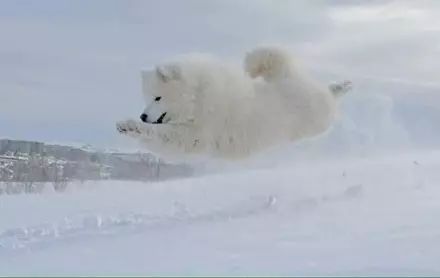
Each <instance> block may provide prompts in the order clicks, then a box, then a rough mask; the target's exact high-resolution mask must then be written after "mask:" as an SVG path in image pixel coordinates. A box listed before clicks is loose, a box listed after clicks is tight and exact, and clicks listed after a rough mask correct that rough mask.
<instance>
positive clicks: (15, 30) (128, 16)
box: [0, 0, 440, 146]
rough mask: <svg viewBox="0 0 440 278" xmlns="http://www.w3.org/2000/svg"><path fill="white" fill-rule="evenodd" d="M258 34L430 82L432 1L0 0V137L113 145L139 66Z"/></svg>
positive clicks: (368, 72)
mask: <svg viewBox="0 0 440 278" xmlns="http://www.w3.org/2000/svg"><path fill="white" fill-rule="evenodd" d="M269 43H276V44H286V45H288V46H290V47H292V49H294V50H295V52H296V55H297V56H298V57H300V59H301V60H302V61H303V63H304V64H305V65H307V66H308V67H310V68H312V69H314V70H318V71H324V72H328V73H333V74H335V76H339V77H341V78H352V79H353V78H356V77H363V76H365V77H371V78H382V79H390V80H403V81H406V82H414V83H429V84H433V85H434V86H438V83H439V82H440V81H439V73H440V1H435V0H434V1H423V0H417V1H412V0H411V1H403V0H398V1H385V0H381V1H367V0H365V1H355V0H353V1H344V0H340V1H324V0H304V1H299V0H297V1H293V0H292V1H283V0H274V1H259V0H242V1H240V0H230V1H228V0H219V1H212V0H211V1H205V0H200V1H193V0H182V1H175V0H150V1H148V0H142V1H129V0H119V1H115V0H70V1H66V0H34V1H21V0H9V1H8V0H3V1H0V137H10V138H17V139H32V140H42V141H56V142H84V143H91V144H93V145H98V146H124V145H126V144H128V142H130V140H129V139H127V138H123V137H120V136H119V135H118V134H117V133H116V132H115V128H114V123H115V122H116V121H118V120H121V119H125V118H128V117H138V115H139V113H140V112H141V110H142V109H143V103H142V97H141V92H140V73H139V72H140V69H141V68H148V67H151V66H152V65H154V64H155V63H157V62H160V61H161V60H162V59H166V58H168V57H170V56H173V55H176V54H182V53H186V52H194V51H197V52H209V53H213V54H215V55H219V56H221V57H225V58H228V59H236V60H237V61H238V60H239V59H241V57H242V55H243V52H244V51H245V50H246V49H249V48H252V47H253V46H255V45H258V44H269Z"/></svg>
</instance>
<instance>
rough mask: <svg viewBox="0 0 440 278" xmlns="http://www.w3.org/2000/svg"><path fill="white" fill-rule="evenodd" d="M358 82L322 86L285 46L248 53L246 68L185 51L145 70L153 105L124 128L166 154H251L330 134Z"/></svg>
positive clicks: (144, 88) (121, 128) (145, 88)
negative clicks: (343, 99) (341, 102)
mask: <svg viewBox="0 0 440 278" xmlns="http://www.w3.org/2000/svg"><path fill="white" fill-rule="evenodd" d="M350 88H351V83H350V82H349V81H346V82H343V83H340V84H333V85H331V86H329V87H327V86H322V85H320V84H319V83H318V82H316V81H315V80H313V79H312V78H311V77H310V76H308V75H307V74H306V73H305V72H303V71H302V70H301V69H300V67H299V65H298V63H297V62H296V60H295V57H294V56H293V55H291V54H290V53H289V51H288V50H286V49H284V48H281V47H259V48H256V49H254V50H252V51H250V52H248V53H247V54H246V56H245V58H244V67H240V66H237V65H235V64H230V63H227V62H224V61H221V60H220V59H216V58H215V57H212V56H209V55H200V54H193V55H184V56H180V57H177V58H175V59H174V60H172V61H171V62H165V63H163V64H160V65H157V66H156V67H155V68H154V69H153V70H147V71H143V72H142V91H143V94H144V97H145V101H146V108H145V110H144V111H143V113H142V114H141V117H140V120H133V119H129V120H126V121H122V122H119V123H117V130H118V132H120V133H122V134H125V135H128V136H131V137H133V138H136V139H138V140H140V141H141V142H142V143H144V144H145V146H146V148H147V149H148V150H150V151H152V152H154V153H156V154H158V155H162V156H171V157H181V156H185V155H204V156H210V157H220V158H226V159H239V158H245V157H248V156H250V155H252V154H255V153H257V152H259V151H262V150H265V149H268V148H270V147H273V146H279V145H282V144H287V143H289V142H295V141H298V140H301V139H305V138H309V137H313V136H317V135H319V134H322V133H323V132H325V131H326V130H327V129H328V128H329V127H330V126H331V125H332V123H333V122H334V120H335V117H336V115H337V110H338V108H337V107H338V99H339V97H340V96H342V95H343V94H344V93H345V92H347V91H348V90H349V89H350Z"/></svg>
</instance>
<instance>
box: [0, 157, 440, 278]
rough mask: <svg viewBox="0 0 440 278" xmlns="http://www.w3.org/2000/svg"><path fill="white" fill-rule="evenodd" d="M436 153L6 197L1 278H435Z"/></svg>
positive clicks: (439, 208)
mask: <svg viewBox="0 0 440 278" xmlns="http://www.w3.org/2000/svg"><path fill="white" fill-rule="evenodd" d="M439 167H440V151H429V152H421V151H418V152H406V153H401V154H400V155H389V156H386V155H380V156H369V157H366V158H344V159H341V158H338V159H336V158H335V159H321V160H313V161H312V160H292V161H291V162H288V163H284V164H281V165H277V166H271V167H268V166H265V167H260V168H257V167H254V168H250V167H247V168H246V169H241V170H239V171H229V170H223V171H222V172H219V173H218V174H205V175H200V176H198V177H194V178H186V179H180V180H174V181H164V182H154V183H137V182H123V181H102V182H88V183H84V184H79V183H78V184H75V185H72V186H69V187H68V188H69V189H68V191H67V192H64V193H56V192H51V191H49V190H48V191H46V192H44V193H42V194H27V195H2V196H0V275H439V274H440V265H439V264H438V258H439V257H440V248H439V247H440V224H439V222H438V219H439V217H440V202H438V199H439V197H440V187H439V184H440V172H439V171H438V169H439Z"/></svg>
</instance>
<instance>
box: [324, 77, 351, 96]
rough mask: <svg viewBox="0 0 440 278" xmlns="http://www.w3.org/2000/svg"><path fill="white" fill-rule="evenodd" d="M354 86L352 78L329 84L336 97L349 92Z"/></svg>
mask: <svg viewBox="0 0 440 278" xmlns="http://www.w3.org/2000/svg"><path fill="white" fill-rule="evenodd" d="M351 88H352V83H351V81H350V80H344V81H343V82H340V83H333V84H330V85H329V86H328V89H329V90H330V92H331V93H332V94H333V96H334V97H336V98H339V97H341V96H343V95H345V94H346V93H347V92H349V91H350V90H351Z"/></svg>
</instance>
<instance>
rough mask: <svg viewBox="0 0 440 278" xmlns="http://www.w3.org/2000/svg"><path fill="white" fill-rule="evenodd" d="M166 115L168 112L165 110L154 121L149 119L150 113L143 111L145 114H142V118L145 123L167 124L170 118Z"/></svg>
mask: <svg viewBox="0 0 440 278" xmlns="http://www.w3.org/2000/svg"><path fill="white" fill-rule="evenodd" d="M166 115H167V112H164V113H162V115H160V117H159V118H157V120H155V121H154V122H152V121H150V120H149V119H148V115H147V114H145V113H143V114H142V115H141V116H140V119H141V121H142V122H144V123H146V124H165V123H167V122H169V121H170V119H169V118H165V116H166Z"/></svg>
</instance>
